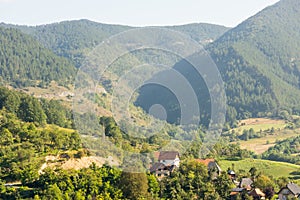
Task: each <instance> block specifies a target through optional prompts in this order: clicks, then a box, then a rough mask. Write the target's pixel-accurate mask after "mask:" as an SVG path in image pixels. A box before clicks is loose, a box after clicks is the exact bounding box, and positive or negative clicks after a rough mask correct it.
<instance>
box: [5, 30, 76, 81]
mask: <svg viewBox="0 0 300 200" xmlns="http://www.w3.org/2000/svg"><path fill="white" fill-rule="evenodd" d="M0 55H1V56H0V81H1V82H5V83H9V84H10V85H13V86H31V85H37V84H40V85H45V84H48V83H49V82H50V81H52V80H54V81H56V82H58V83H60V84H62V85H66V84H70V83H71V81H72V78H73V77H74V75H75V68H74V66H73V65H72V64H71V63H70V62H69V61H68V60H67V59H65V58H62V57H58V56H56V55H55V54H54V53H52V52H51V51H50V50H48V49H46V48H44V47H43V46H42V45H41V44H40V43H38V42H37V41H36V40H34V39H33V38H32V37H31V36H29V35H26V34H24V33H22V32H21V31H19V30H17V29H12V28H8V29H5V28H1V27H0Z"/></svg>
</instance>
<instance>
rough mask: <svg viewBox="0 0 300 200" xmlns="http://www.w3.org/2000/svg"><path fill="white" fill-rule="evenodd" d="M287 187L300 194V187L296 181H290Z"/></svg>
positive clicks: (295, 193)
mask: <svg viewBox="0 0 300 200" xmlns="http://www.w3.org/2000/svg"><path fill="white" fill-rule="evenodd" d="M286 187H287V188H288V189H289V190H290V191H291V192H292V193H293V194H294V195H298V194H300V187H299V186H298V185H297V184H295V183H289V184H287V185H286Z"/></svg>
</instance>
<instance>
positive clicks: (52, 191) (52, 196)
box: [45, 183, 64, 200]
mask: <svg viewBox="0 0 300 200" xmlns="http://www.w3.org/2000/svg"><path fill="white" fill-rule="evenodd" d="M45 197H46V198H47V199H49V200H63V199H64V198H63V194H62V192H61V190H60V189H59V187H58V186H57V185H56V183H55V184H54V185H50V187H49V188H48V189H47V190H46V194H45Z"/></svg>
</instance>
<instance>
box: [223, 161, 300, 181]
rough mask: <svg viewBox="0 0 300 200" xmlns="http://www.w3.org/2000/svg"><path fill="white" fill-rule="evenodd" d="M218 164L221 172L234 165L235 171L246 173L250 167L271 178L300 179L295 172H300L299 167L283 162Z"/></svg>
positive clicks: (224, 162) (226, 162)
mask: <svg viewBox="0 0 300 200" xmlns="http://www.w3.org/2000/svg"><path fill="white" fill-rule="evenodd" d="M218 163H219V164H220V167H221V168H222V169H223V170H227V169H228V168H232V164H234V170H235V171H239V170H244V171H246V172H248V171H249V170H250V169H251V167H255V168H256V169H257V170H258V172H262V173H263V174H266V175H268V176H272V177H274V178H278V177H290V178H291V179H300V177H299V175H296V174H297V172H299V171H300V166H298V165H294V164H290V163H285V162H276V161H269V160H260V159H244V160H238V161H231V160H221V161H219V162H218Z"/></svg>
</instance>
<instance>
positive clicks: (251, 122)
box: [239, 118, 285, 126]
mask: <svg viewBox="0 0 300 200" xmlns="http://www.w3.org/2000/svg"><path fill="white" fill-rule="evenodd" d="M282 123H285V122H284V120H280V119H268V118H250V119H244V120H241V121H240V123H239V126H241V125H258V124H282Z"/></svg>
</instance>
